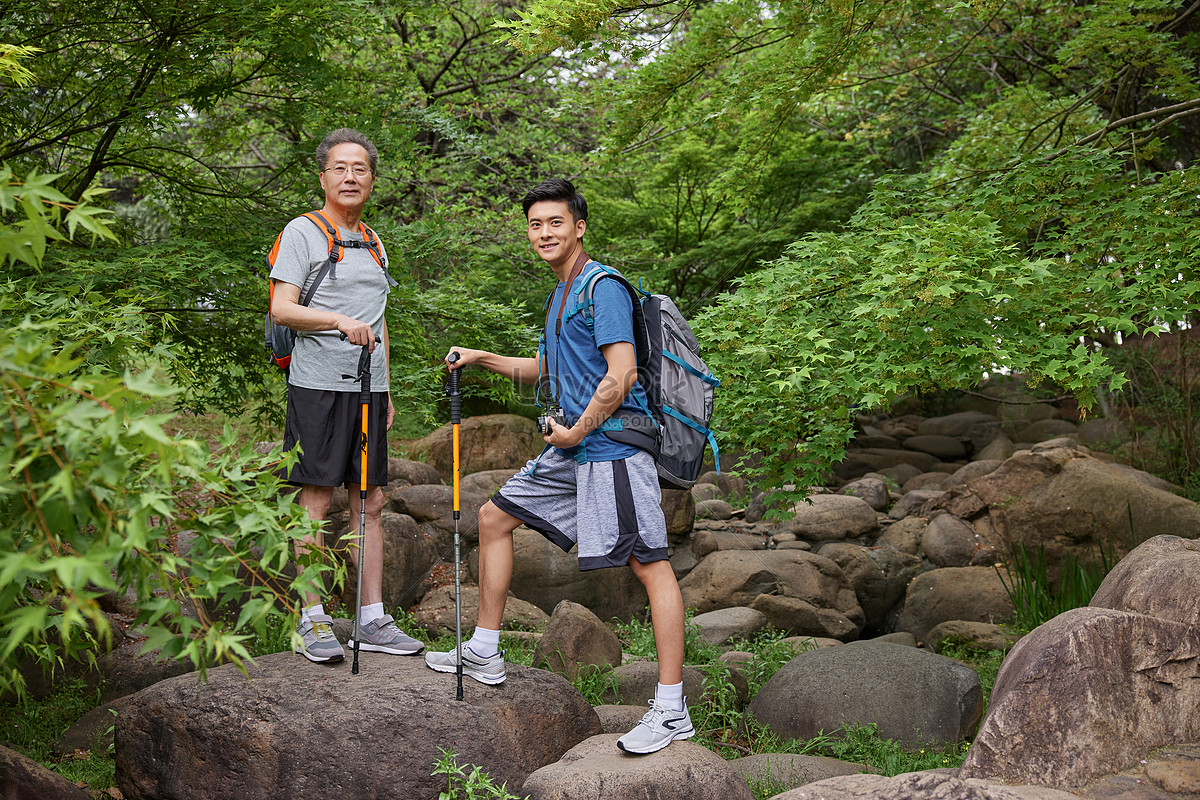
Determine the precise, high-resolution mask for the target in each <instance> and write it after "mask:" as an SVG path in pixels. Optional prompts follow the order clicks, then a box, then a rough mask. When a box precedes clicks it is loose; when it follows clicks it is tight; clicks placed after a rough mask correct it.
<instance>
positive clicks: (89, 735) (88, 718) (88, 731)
mask: <svg viewBox="0 0 1200 800" xmlns="http://www.w3.org/2000/svg"><path fill="white" fill-rule="evenodd" d="M124 702H125V698H119V699H117V700H114V701H113V702H111V703H104V704H103V705H99V706H96V707H95V708H93V709H92V710H91V711H88V712H87V713H86V714H84V715H83V716H82V717H80V718H79V719H77V720H75V722H74V723H73V724H72V725H71V727H69V728H67V729H66V730H65V731H63V733H62V735H61V736H59V737H58V738H57V739H55V740H54V744H52V745H51V746H50V749H51V750H53V751H54V752H55V753H57V754H58V755H60V756H63V755H69V754H70V753H74V752H75V751H76V750H91V751H93V752H95V753H104V752H107V750H108V748H109V747H111V746H112V743H113V726H114V724H115V723H116V721H117V713H119V711H120V708H121V706H122V705H123V704H124Z"/></svg>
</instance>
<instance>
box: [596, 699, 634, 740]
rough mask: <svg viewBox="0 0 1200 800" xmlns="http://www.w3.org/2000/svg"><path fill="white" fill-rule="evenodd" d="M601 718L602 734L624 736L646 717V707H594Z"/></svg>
mask: <svg viewBox="0 0 1200 800" xmlns="http://www.w3.org/2000/svg"><path fill="white" fill-rule="evenodd" d="M593 709H594V710H595V712H596V716H598V717H599V718H600V732H601V733H615V734H617V735H618V736H620V735H624V734H626V733H628V732H629V731H631V730H633V726H634V725H637V724H638V723H639V722H641V721H642V717H644V716H646V707H645V706H615V705H614V706H593Z"/></svg>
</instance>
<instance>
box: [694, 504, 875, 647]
mask: <svg viewBox="0 0 1200 800" xmlns="http://www.w3.org/2000/svg"><path fill="white" fill-rule="evenodd" d="M860 502H861V501H860ZM679 588H680V590H681V591H682V592H683V602H684V605H685V606H687V607H689V608H694V609H696V610H697V611H698V612H700V613H704V612H706V611H714V610H716V609H718V608H728V607H730V606H749V607H751V608H754V609H756V610H758V611H761V612H762V613H764V614H766V615H767V617H768V619H770V620H771V624H772V625H773V626H774V627H775V628H777V629H779V630H786V631H791V632H794V633H797V634H805V635H813V636H831V635H832V636H833V638H837V639H853V638H855V637H856V636H857V635H858V632H859V631H860V630H861V629H862V625H863V623H864V622H865V617H864V616H863V611H862V607H861V606H859V604H858V598H857V596H856V595H855V593H854V587H853V586H851V585H850V582H849V581H847V580H846V576H845V574H844V573H843V572H842V569H841V567H839V566H838V565H837V564H835V563H834V562H833V561H830V560H829V559H828V558H824V557H822V556H819V555H816V554H815V553H808V552H805V551H803V550H767V551H756V550H750V551H739V550H721V551H718V552H716V553H713V554H712V555H710V556H708V557H707V558H705V559H704V560H703V561H701V562H700V564H699V565H698V566H697V567H696V568H695V569H693V570H692V571H691V572H690V573H688V575H687V577H686V578H684V579H683V580H682V581H680V583H679Z"/></svg>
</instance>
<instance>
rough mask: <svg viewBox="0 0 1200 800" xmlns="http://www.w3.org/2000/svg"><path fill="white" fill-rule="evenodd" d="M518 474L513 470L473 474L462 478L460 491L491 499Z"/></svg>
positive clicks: (485, 471) (487, 470) (496, 470)
mask: <svg viewBox="0 0 1200 800" xmlns="http://www.w3.org/2000/svg"><path fill="white" fill-rule="evenodd" d="M516 474H517V473H516V471H515V470H511V469H485V470H484V471H483V472H472V473H471V474H470V475H463V476H462V478H461V479H460V480H459V482H458V489H459V491H460V492H470V493H471V494H478V495H483V496H484V497H491V496H492V495H493V494H495V493H496V492H497V490H499V489H500V487H501V486H503V485H504V484H506V483H508V480H509V478H511V477H513V476H514V475H516Z"/></svg>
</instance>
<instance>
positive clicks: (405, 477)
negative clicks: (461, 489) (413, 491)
mask: <svg viewBox="0 0 1200 800" xmlns="http://www.w3.org/2000/svg"><path fill="white" fill-rule="evenodd" d="M387 464H388V486H389V487H393V486H417V485H420V484H423V483H441V482H442V476H441V475H438V471H437V470H436V469H434V468H433V467H432V466H430V465H429V464H424V463H422V462H420V461H410V460H408V459H405V458H389V459H388V461H387Z"/></svg>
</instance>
